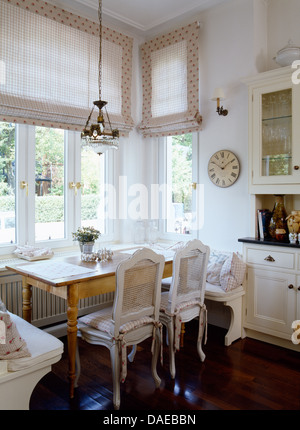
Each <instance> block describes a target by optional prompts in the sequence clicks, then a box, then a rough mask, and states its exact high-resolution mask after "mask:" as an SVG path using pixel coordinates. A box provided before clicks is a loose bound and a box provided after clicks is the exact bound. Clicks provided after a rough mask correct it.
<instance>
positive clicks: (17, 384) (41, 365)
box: [0, 312, 64, 410]
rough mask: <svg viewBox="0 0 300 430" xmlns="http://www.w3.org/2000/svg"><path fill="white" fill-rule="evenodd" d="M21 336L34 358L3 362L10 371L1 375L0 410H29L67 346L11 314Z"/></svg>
mask: <svg viewBox="0 0 300 430" xmlns="http://www.w3.org/2000/svg"><path fill="white" fill-rule="evenodd" d="M9 314H10V317H11V320H12V321H13V322H14V323H15V324H16V327H17V330H18V332H19V334H20V336H21V337H22V338H23V339H24V340H25V342H26V344H27V348H28V350H29V352H30V354H31V356H30V357H22V358H16V359H11V360H1V362H2V363H1V364H2V367H3V365H5V364H6V367H7V371H6V372H5V373H1V374H0V409H1V410H21V409H29V402H30V397H31V394H32V391H33V389H34V387H35V386H36V384H37V383H38V382H39V381H40V379H41V378H42V377H43V376H45V375H46V374H47V373H48V372H50V371H51V367H52V364H54V363H56V362H57V361H59V360H60V359H61V356H62V353H63V349H64V345H63V343H62V342H61V341H60V340H59V339H57V338H56V337H54V336H52V335H51V334H49V333H46V332H44V331H43V330H40V329H39V328H37V327H35V326H33V325H32V324H30V323H28V322H27V321H25V320H23V319H22V318H20V317H19V316H17V315H15V314H12V313H10V312H9Z"/></svg>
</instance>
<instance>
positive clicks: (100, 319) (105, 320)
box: [78, 307, 154, 336]
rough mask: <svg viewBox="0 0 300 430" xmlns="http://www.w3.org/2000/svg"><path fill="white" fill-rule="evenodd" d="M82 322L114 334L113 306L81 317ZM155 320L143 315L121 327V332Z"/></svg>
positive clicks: (126, 331) (123, 332)
mask: <svg viewBox="0 0 300 430" xmlns="http://www.w3.org/2000/svg"><path fill="white" fill-rule="evenodd" d="M78 321H79V322H80V323H84V324H86V325H89V326H91V327H93V328H96V329H97V330H100V331H102V332H105V333H108V334H109V335H111V336H113V335H114V324H113V321H112V307H108V308H104V309H101V310H99V311H96V312H92V313H90V314H88V315H84V316H83V317H81V318H79V319H78ZM153 322H154V320H153V319H152V318H150V317H143V318H140V319H138V320H132V321H129V322H127V323H125V324H123V325H122V326H121V327H120V333H122V334H125V333H128V332H129V331H131V330H133V329H136V328H138V327H142V326H143V325H147V324H153Z"/></svg>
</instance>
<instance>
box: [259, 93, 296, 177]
mask: <svg viewBox="0 0 300 430" xmlns="http://www.w3.org/2000/svg"><path fill="white" fill-rule="evenodd" d="M261 110H262V119H261V149H262V151H261V173H262V176H281V175H283V176H290V175H291V174H292V137H293V134H292V124H293V121H292V89H291V88H288V89H286V90H281V91H276V92H272V93H265V94H262V98H261Z"/></svg>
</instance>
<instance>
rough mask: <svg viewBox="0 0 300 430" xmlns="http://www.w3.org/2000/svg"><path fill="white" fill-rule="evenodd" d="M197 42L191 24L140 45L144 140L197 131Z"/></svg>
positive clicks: (194, 28)
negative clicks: (149, 137) (147, 137)
mask: <svg viewBox="0 0 300 430" xmlns="http://www.w3.org/2000/svg"><path fill="white" fill-rule="evenodd" d="M198 40H199V28H198V23H192V24H189V25H187V26H186V27H182V28H180V29H177V30H174V31H172V32H170V33H168V34H165V35H163V36H160V37H156V38H155V39H153V40H150V41H148V42H146V43H145V44H143V45H142V46H141V56H142V84H143V117H142V122H141V124H140V126H139V129H140V131H141V133H142V134H143V135H144V136H145V137H146V136H151V137H160V136H170V135H176V134H183V133H189V132H192V131H198V130H200V127H201V122H202V117H201V115H200V114H199V54H198V50H199V48H198V45H199V42H198Z"/></svg>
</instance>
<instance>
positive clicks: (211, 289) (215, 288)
mask: <svg viewBox="0 0 300 430" xmlns="http://www.w3.org/2000/svg"><path fill="white" fill-rule="evenodd" d="M240 292H244V288H243V286H240V287H238V288H236V289H234V290H232V291H228V292H226V291H224V290H223V288H222V287H221V286H220V285H214V284H210V283H208V282H206V287H205V298H207V299H209V298H210V297H212V298H218V297H220V298H227V299H229V298H230V297H231V296H234V295H236V294H237V293H240Z"/></svg>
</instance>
